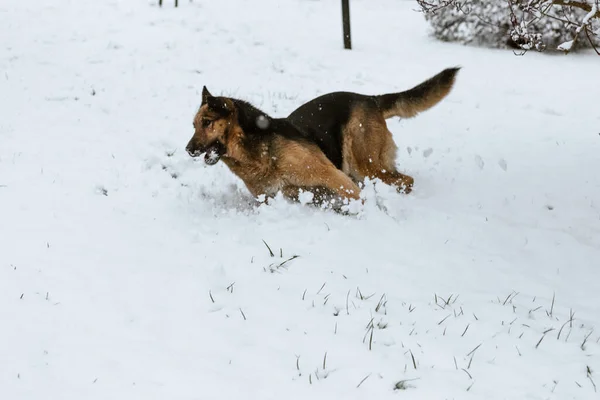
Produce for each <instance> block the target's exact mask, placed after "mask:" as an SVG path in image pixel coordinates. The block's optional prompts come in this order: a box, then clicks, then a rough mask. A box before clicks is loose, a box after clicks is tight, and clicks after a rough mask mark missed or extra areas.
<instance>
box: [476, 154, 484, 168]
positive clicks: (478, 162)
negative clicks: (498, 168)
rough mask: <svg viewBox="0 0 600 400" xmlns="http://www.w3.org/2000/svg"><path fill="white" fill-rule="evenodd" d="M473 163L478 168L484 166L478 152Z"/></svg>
mask: <svg viewBox="0 0 600 400" xmlns="http://www.w3.org/2000/svg"><path fill="white" fill-rule="evenodd" d="M475 164H477V166H478V167H479V169H483V167H484V166H485V162H483V158H481V156H480V155H479V154H476V155H475Z"/></svg>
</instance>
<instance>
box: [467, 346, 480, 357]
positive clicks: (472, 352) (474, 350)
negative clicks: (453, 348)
mask: <svg viewBox="0 0 600 400" xmlns="http://www.w3.org/2000/svg"><path fill="white" fill-rule="evenodd" d="M482 344H483V343H479V345H477V347H475V348H474V349H473V350H471V351H470V352H469V353H468V354H467V357H468V356H470V355H471V354H474V353H475V352H476V351H477V349H478V348H480V347H481V345H482Z"/></svg>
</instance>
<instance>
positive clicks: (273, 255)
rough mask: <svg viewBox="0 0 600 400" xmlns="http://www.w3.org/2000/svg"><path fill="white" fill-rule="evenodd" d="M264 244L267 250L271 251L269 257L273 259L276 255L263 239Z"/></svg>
mask: <svg viewBox="0 0 600 400" xmlns="http://www.w3.org/2000/svg"><path fill="white" fill-rule="evenodd" d="M262 241H263V243H264V244H265V246H267V249H268V250H269V255H270V256H271V257H275V254H274V253H273V250H271V248H270V247H269V245H268V244H267V242H265V240H264V239H262Z"/></svg>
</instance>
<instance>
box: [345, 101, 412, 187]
mask: <svg viewBox="0 0 600 400" xmlns="http://www.w3.org/2000/svg"><path fill="white" fill-rule="evenodd" d="M344 142H345V143H348V144H349V145H348V146H344V160H345V162H346V160H347V164H346V168H347V169H348V172H349V173H350V174H351V175H352V176H353V177H355V179H357V178H358V180H362V179H364V178H365V177H369V178H371V179H373V178H379V179H381V181H382V182H383V183H385V184H387V185H391V186H395V187H396V189H397V190H398V191H399V192H403V193H410V191H411V190H412V186H413V183H414V179H413V178H412V177H410V176H408V175H405V174H402V173H400V172H398V170H397V169H396V152H397V146H396V143H394V139H393V137H392V133H391V132H390V131H389V130H388V128H387V124H386V122H385V119H384V118H383V117H382V116H381V115H378V114H374V113H369V112H364V111H362V112H361V111H357V112H355V113H354V114H353V115H352V118H351V119H350V121H349V123H348V124H347V126H346V129H345V130H344Z"/></svg>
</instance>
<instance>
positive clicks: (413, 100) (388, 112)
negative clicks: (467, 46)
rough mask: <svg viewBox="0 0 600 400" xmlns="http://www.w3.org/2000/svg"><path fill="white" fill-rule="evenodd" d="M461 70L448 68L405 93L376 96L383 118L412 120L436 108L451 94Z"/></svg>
mask: <svg viewBox="0 0 600 400" xmlns="http://www.w3.org/2000/svg"><path fill="white" fill-rule="evenodd" d="M459 69H460V67H457V68H447V69H445V70H443V71H442V72H440V73H439V74H437V75H435V76H433V77H431V78H429V79H427V80H426V81H425V82H423V83H421V84H420V85H417V86H415V87H414V88H412V89H409V90H406V91H404V92H400V93H389V94H383V95H380V96H374V97H375V100H376V101H377V104H378V105H379V108H380V109H381V111H382V112H383V117H384V118H390V117H402V118H412V117H414V116H416V115H417V114H419V113H420V112H422V111H425V110H428V109H430V108H431V107H433V106H435V105H436V104H437V103H439V102H440V101H441V100H442V99H443V98H444V97H446V96H447V95H448V93H450V90H451V89H452V86H453V85H454V80H455V78H456V74H457V73H458V70H459Z"/></svg>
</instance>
